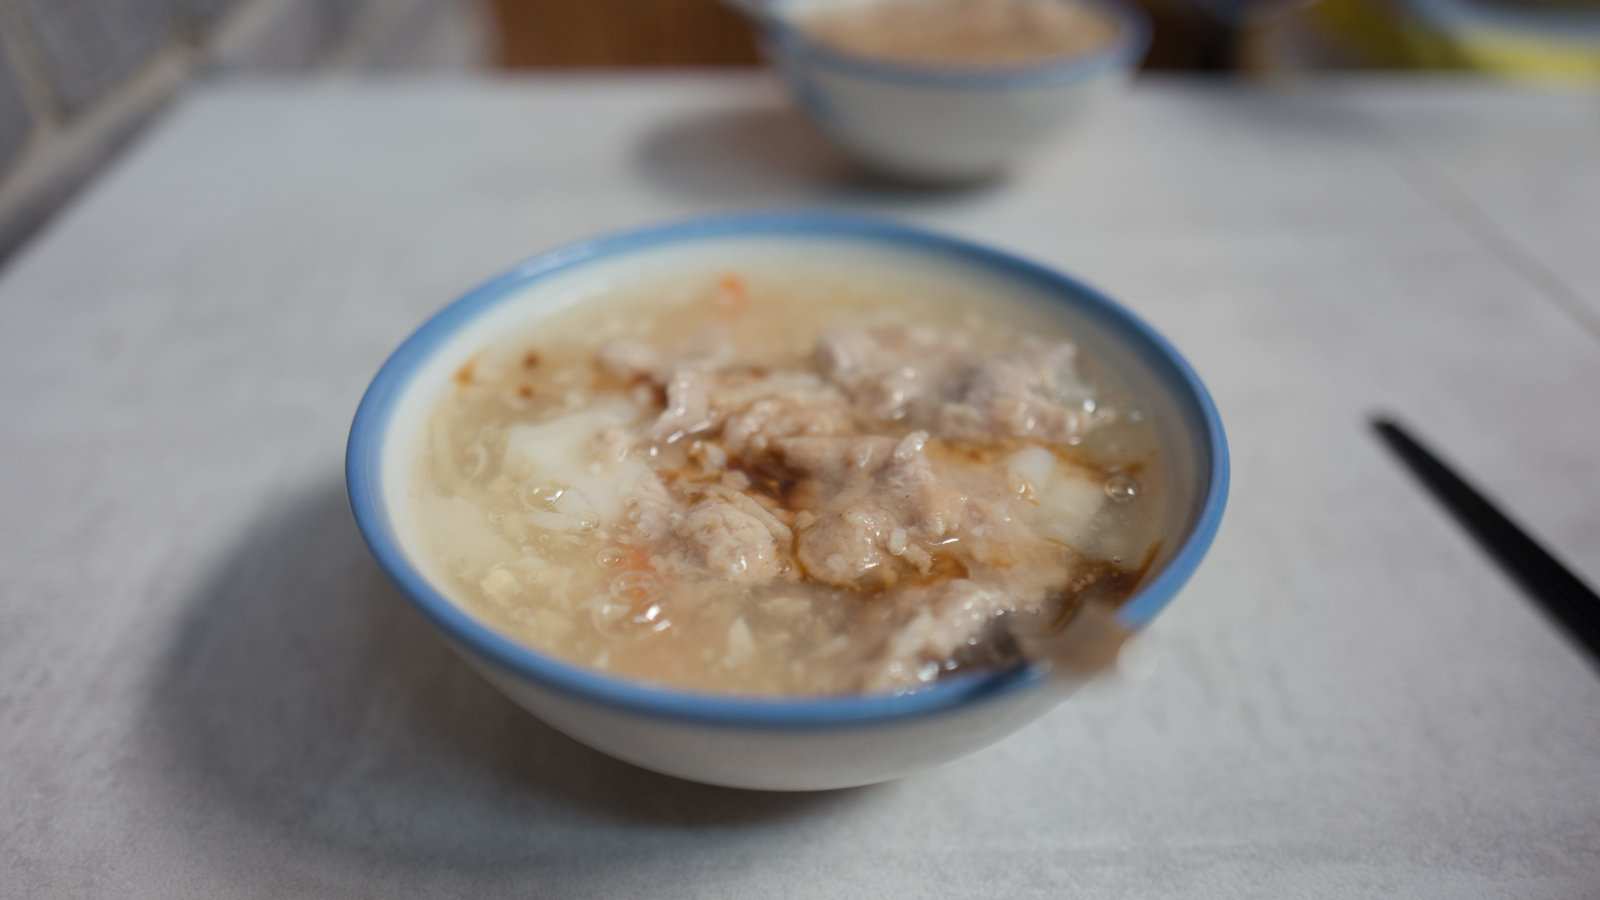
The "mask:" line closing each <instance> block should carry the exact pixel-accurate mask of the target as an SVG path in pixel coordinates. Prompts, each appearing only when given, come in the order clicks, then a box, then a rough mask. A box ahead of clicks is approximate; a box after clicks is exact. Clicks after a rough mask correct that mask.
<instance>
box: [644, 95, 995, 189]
mask: <svg viewBox="0 0 1600 900" xmlns="http://www.w3.org/2000/svg"><path fill="white" fill-rule="evenodd" d="M634 164H635V166H636V168H637V169H638V170H639V171H640V172H641V173H642V174H643V175H644V176H645V177H646V178H647V179H649V180H650V181H652V182H653V183H655V184H657V185H659V186H660V187H662V188H664V189H666V190H670V191H673V192H676V193H682V194H686V195H689V196H691V197H693V198H695V199H699V200H712V201H721V202H729V203H740V204H758V203H783V202H812V203H815V202H827V203H836V204H842V205H851V204H861V205H885V204H886V205H891V206H892V205H895V204H900V205H906V206H915V205H924V204H954V203H959V202H962V201H966V200H970V199H973V198H976V197H978V196H981V195H983V194H985V193H987V192H988V191H989V190H990V189H992V188H994V187H996V186H997V185H999V184H1000V183H1002V181H1003V179H989V180H975V181H964V182H957V183H953V184H946V183H926V182H919V181H914V180H907V179H902V178H896V177H894V176H891V175H887V174H885V173H882V172H878V171H875V170H872V169H868V168H866V167H864V166H862V165H860V164H858V163H856V162H854V161H852V160H851V159H850V158H849V157H847V156H846V155H845V154H844V153H843V152H842V151H840V150H839V149H837V148H836V147H834V146H833V145H832V144H830V143H829V142H828V139H827V138H826V137H825V136H824V135H823V134H822V133H821V132H820V131H818V130H817V128H816V127H815V126H814V125H812V124H811V122H809V121H807V120H806V118H805V117H804V116H803V115H801V114H800V113H799V112H798V111H796V110H795V109H793V108H792V107H790V106H788V105H784V104H781V103H777V102H772V103H765V104H752V103H746V104H744V105H738V106H719V107H711V108H707V109H703V110H697V111H694V112H691V113H688V114H686V115H683V116H680V117H678V118H675V119H670V120H668V121H666V122H664V123H663V124H661V125H659V126H657V127H656V128H654V129H652V130H651V131H649V132H647V133H646V134H645V135H644V137H643V138H642V139H641V140H640V141H639V143H638V145H637V146H636V148H635V151H634Z"/></svg>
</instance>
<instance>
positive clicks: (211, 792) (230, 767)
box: [145, 478, 871, 866]
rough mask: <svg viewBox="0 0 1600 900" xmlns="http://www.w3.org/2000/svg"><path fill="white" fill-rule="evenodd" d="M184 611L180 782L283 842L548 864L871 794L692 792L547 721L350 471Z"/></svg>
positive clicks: (243, 553)
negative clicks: (446, 619)
mask: <svg viewBox="0 0 1600 900" xmlns="http://www.w3.org/2000/svg"><path fill="white" fill-rule="evenodd" d="M185 609H186V613H185V614H184V615H185V618H184V621H183V624H182V626H181V628H180V629H179V630H178V633H177V637H176V639H175V641H174V643H173V645H172V646H171V647H170V649H169V651H168V653H167V656H166V658H165V659H164V660H163V662H162V666H161V669H160V673H161V674H160V680H159V683H158V684H157V685H156V689H155V691H154V692H153V695H152V696H153V698H154V699H153V701H152V702H153V708H152V709H150V710H149V711H148V715H147V721H148V722H149V725H150V727H149V728H148V729H147V730H146V732H145V735H146V737H147V739H148V740H150V741H152V742H154V745H155V746H154V748H153V749H154V750H155V751H156V752H155V754H154V755H155V756H156V758H158V759H161V760H163V762H164V763H165V764H164V765H163V769H162V771H163V781H164V782H165V783H164V787H166V788H170V789H172V790H175V791H179V792H182V793H183V794H184V795H185V798H186V799H187V800H188V801H190V803H191V805H192V806H193V807H198V808H204V809H206V810H207V811H208V812H207V815H208V816H216V815H224V816H226V817H228V818H229V819H238V820H243V821H246V822H248V823H250V824H251V825H253V826H256V827H258V828H260V829H262V830H264V831H266V832H268V833H270V834H271V835H272V836H273V837H275V838H276V839H278V840H285V841H290V842H294V843H297V844H314V845H315V846H317V847H318V849H319V850H320V849H324V848H335V849H339V850H347V851H350V852H352V853H356V854H358V855H360V856H361V857H363V858H365V859H370V858H371V857H373V856H378V857H381V858H383V859H384V860H385V861H390V860H393V861H396V862H400V863H404V864H413V865H429V864H437V863H449V864H452V865H468V866H471V865H482V866H503V865H506V864H509V863H515V862H528V861H531V860H537V859H538V858H539V856H540V853H541V852H542V851H541V845H543V844H548V841H547V840H540V839H538V836H539V835H541V834H542V835H545V836H546V837H548V835H549V834H550V833H551V832H552V831H553V830H568V831H581V832H590V831H592V830H593V829H595V828H598V827H606V828H610V829H640V830H657V831H659V830H670V831H676V832H682V833H689V834H693V835H695V836H696V838H697V839H698V837H699V836H700V835H704V834H712V835H714V834H715V833H717V832H719V831H724V830H726V829H731V828H737V827H740V826H750V825H754V824H758V823H762V822H772V821H775V820H783V819H788V818H793V817H802V816H808V815H815V814H819V813H823V812H825V811H827V810H830V809H834V808H837V807H839V806H840V805H842V804H851V803H855V802H859V801H860V800H861V799H863V798H865V797H866V796H867V795H868V794H870V793H871V789H866V790H861V789H858V790H854V791H838V792H832V793H819V794H787V793H766V792H755V791H740V790H733V789H727V788H716V787H709V786H705V785H699V784H694V783H691V782H687V781H682V780H679V779H675V778H670V777H667V776H663V775H657V774H654V773H651V772H647V771H645V770H643V769H639V768H635V767H633V766H631V765H628V764H625V763H622V762H618V761H616V760H613V759H611V758H609V757H606V756H603V755H601V754H599V753H597V752H595V751H592V750H589V749H588V748H586V747H584V746H582V745H580V744H578V743H576V742H574V741H572V740H571V739H569V738H567V737H565V736H563V735H561V734H559V733H558V732H556V731H554V730H553V729H551V728H549V727H547V726H545V725H543V724H541V723H540V722H539V721H537V720H536V719H534V718H533V717H532V716H531V715H529V714H528V713H526V712H524V711H523V710H522V709H521V708H520V707H517V706H516V705H514V704H513V703H512V702H511V701H509V700H507V699H506V698H504V697H503V696H502V695H501V694H499V693H498V692H497V691H496V690H495V689H494V688H492V687H491V686H490V685H489V684H488V683H487V682H485V681H483V680H482V679H480V678H479V677H478V676H477V675H476V674H475V673H474V672H472V671H471V669H469V668H468V667H467V666H466V664H465V663H464V662H462V661H461V660H460V659H458V658H457V657H456V656H455V654H454V653H453V652H452V651H451V650H450V649H449V648H447V647H446V646H445V644H444V643H443V641H441V640H440V639H439V637H438V635H437V634H435V633H434V632H433V630H432V627H431V626H430V625H429V624H428V623H427V622H426V621H425V620H424V619H423V618H422V617H421V615H420V614H419V613H417V612H416V611H415V610H413V609H412V608H411V606H410V604H409V603H408V602H407V601H406V600H405V598H404V597H402V596H400V594H399V592H398V591H397V589H395V588H394V587H393V586H392V585H391V584H390V583H389V581H388V579H387V577H386V576H385V575H384V574H383V572H382V571H381V570H380V569H379V568H378V567H377V565H376V563H375V562H374V561H373V560H372V558H371V557H370V556H369V555H368V553H367V551H366V548H365V546H364V545H363V544H362V542H361V540H360V537H359V535H358V534H357V532H356V529H355V525H354V523H353V522H352V520H351V516H350V512H349V507H348V505H347V503H346V500H345V496H344V491H343V486H342V484H341V483H340V482H339V481H337V480H336V479H332V478H330V479H327V480H326V481H324V482H323V483H320V484H318V485H316V486H315V487H313V488H311V489H308V490H306V491H304V492H302V493H299V494H297V495H293V496H288V497H285V498H282V500H281V501H280V502H278V503H277V504H275V505H273V506H272V507H271V508H269V509H267V510H265V511H264V513H263V514H262V515H261V517H260V518H259V519H258V520H257V521H256V522H255V523H254V524H252V525H251V526H250V527H249V528H248V529H247V531H246V533H245V534H244V536H243V538H242V539H241V540H240V541H239V542H238V543H237V545H236V546H235V547H234V548H233V549H232V551H231V552H230V553H228V554H227V555H226V556H225V558H224V561H223V562H222V563H221V564H220V565H218V566H217V567H216V569H215V570H214V571H212V572H210V573H209V575H208V576H207V577H205V578H203V579H202V580H201V581H200V587H199V589H198V590H196V591H195V592H194V593H193V595H192V596H191V597H189V598H187V601H186V606H185ZM550 852H554V850H553V849H552V850H551V851H550Z"/></svg>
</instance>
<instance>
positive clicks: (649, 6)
mask: <svg viewBox="0 0 1600 900" xmlns="http://www.w3.org/2000/svg"><path fill="white" fill-rule="evenodd" d="M1139 5H1141V6H1143V7H1144V8H1145V10H1146V11H1147V12H1149V13H1150V15H1151V18H1152V19H1153V20H1154V21H1155V26H1156V27H1155V40H1154V43H1153V44H1152V46H1151V48H1150V54H1149V56H1148V57H1147V58H1146V61H1145V66H1146V68H1153V69H1211V70H1215V69H1223V68H1227V67H1229V66H1230V65H1231V62H1232V60H1231V55H1232V40H1231V34H1230V32H1229V30H1228V29H1227V28H1225V27H1224V26H1223V25H1222V24H1220V23H1219V22H1218V21H1217V20H1216V19H1215V18H1213V17H1211V16H1209V15H1207V14H1206V13H1205V12H1204V11H1203V10H1202V9H1201V8H1200V7H1198V6H1197V5H1196V4H1195V3H1193V2H1191V0H1139ZM492 9H493V18H494V20H495V32H496V36H497V39H498V43H499V63H500V64H501V65H504V66H506V67H507V68H514V69H541V68H565V67H579V68H585V67H588V68H631V67H650V66H741V65H752V64H754V63H756V62H757V61H758V56H757V52H756V45H755V40H754V37H753V33H752V31H751V28H750V26H749V25H748V24H747V23H746V22H745V20H744V19H743V18H742V17H741V16H740V15H739V14H738V13H735V12H733V11H732V10H731V9H729V8H728V7H727V6H726V5H725V4H723V3H722V2H721V0H492Z"/></svg>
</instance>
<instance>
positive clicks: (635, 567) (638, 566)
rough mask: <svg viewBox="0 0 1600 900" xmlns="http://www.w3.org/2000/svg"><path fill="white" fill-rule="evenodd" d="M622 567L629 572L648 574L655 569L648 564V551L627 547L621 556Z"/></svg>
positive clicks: (641, 548)
mask: <svg viewBox="0 0 1600 900" xmlns="http://www.w3.org/2000/svg"><path fill="white" fill-rule="evenodd" d="M622 567H623V568H624V569H627V570H628V571H630V572H649V571H650V570H652V569H653V568H655V567H654V566H652V565H651V564H650V551H648V550H646V549H645V548H643V547H629V548H628V549H627V550H626V551H625V552H624V553H623V555H622Z"/></svg>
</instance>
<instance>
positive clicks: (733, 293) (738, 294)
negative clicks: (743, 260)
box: [712, 272, 750, 316]
mask: <svg viewBox="0 0 1600 900" xmlns="http://www.w3.org/2000/svg"><path fill="white" fill-rule="evenodd" d="M712 302H713V303H715V304H716V307H717V309H718V310H719V311H721V312H722V313H723V314H725V315H729V316H737V315H739V314H740V313H743V312H744V311H745V310H747V309H749V308H750V292H749V291H748V290H747V289H746V288H745V284H744V279H743V278H740V277H739V276H738V275H735V274H733V273H732V272H729V273H728V274H726V275H724V276H722V277H721V278H719V279H717V293H716V294H715V295H714V296H713V297H712Z"/></svg>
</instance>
